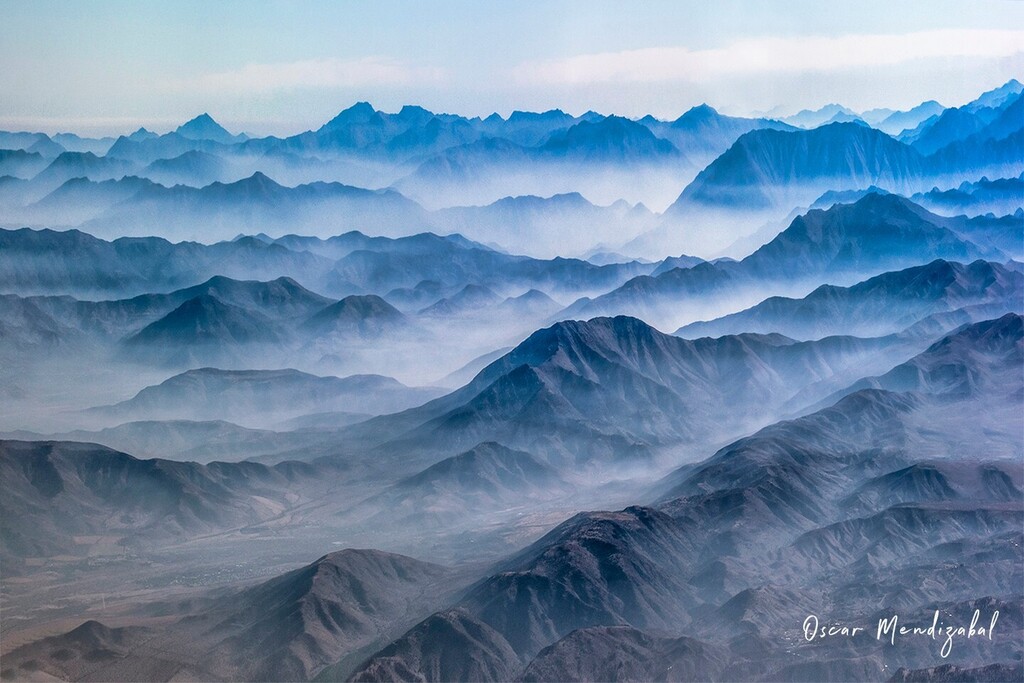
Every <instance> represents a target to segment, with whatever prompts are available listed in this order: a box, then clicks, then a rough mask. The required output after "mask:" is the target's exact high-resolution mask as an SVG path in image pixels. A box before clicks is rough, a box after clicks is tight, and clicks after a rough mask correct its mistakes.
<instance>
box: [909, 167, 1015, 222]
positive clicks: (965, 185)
mask: <svg viewBox="0 0 1024 683" xmlns="http://www.w3.org/2000/svg"><path fill="white" fill-rule="evenodd" d="M911 199H912V200H913V201H914V202H916V203H918V204H920V205H921V206H923V207H925V208H926V209H928V210H930V211H937V212H940V213H945V214H967V215H972V216H975V215H978V214H982V213H995V214H996V215H999V216H1002V215H1006V214H1011V213H1014V212H1015V211H1017V210H1018V209H1020V208H1022V207H1024V174H1022V175H1021V176H1019V177H1017V178H997V179H995V180H989V179H988V178H985V177H982V178H981V179H980V180H978V181H976V182H968V181H966V180H965V181H964V182H962V183H960V185H959V186H957V187H955V188H952V189H948V190H940V189H939V188H937V187H934V188H932V189H931V190H929V191H928V192H919V193H917V194H915V195H914V196H912V197H911Z"/></svg>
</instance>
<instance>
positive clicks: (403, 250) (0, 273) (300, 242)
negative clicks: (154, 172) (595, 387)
mask: <svg viewBox="0 0 1024 683" xmlns="http://www.w3.org/2000/svg"><path fill="white" fill-rule="evenodd" d="M652 269H653V266H651V265H645V264H642V263H638V262H629V263H617V264H610V265H604V266H598V265H595V264H592V263H589V262H587V261H583V260H579V259H565V258H556V259H551V260H539V259H533V258H528V257H525V256H512V255H508V254H504V253H501V252H498V251H494V250H493V249H490V248H488V247H485V246H483V245H481V244H478V243H476V242H471V241H469V240H467V239H465V238H463V237H460V236H458V235H450V236H446V237H439V236H437V235H433V234H428V233H425V234H420V235H414V236H411V237H405V238H399V239H390V238H386V237H368V236H366V235H364V234H362V233H359V232H350V233H345V234H342V235H338V236H336V237H332V238H330V239H327V240H321V239H319V238H312V237H299V236H297V235H288V236H286V237H282V238H279V239H277V240H271V239H269V238H266V239H257V238H254V237H241V238H239V239H236V240H233V241H230V242H217V243H215V244H211V245H203V244H197V243H195V242H179V243H177V244H172V243H171V242H168V241H166V240H164V239H160V238H155V237H143V238H120V239H116V240H114V241H112V242H107V241H104V240H100V239H97V238H95V237H92V236H91V235H88V234H85V233H82V232H79V231H76V230H69V231H66V232H56V231H52V230H38V231H36V230H28V229H22V230H0V291H3V292H5V293H17V294H21V295H37V294H70V295H72V296H76V297H78V298H88V299H95V298H109V297H111V296H115V297H119V296H135V295H140V294H145V293H153V292H168V291H172V290H175V289H179V288H182V287H189V286H192V285H194V284H195V283H197V282H203V281H204V280H208V279H210V278H211V277H218V276H223V277H230V278H235V279H241V280H253V279H255V280H274V279H276V278H280V277H289V278H291V279H293V280H295V281H296V282H299V283H301V284H302V285H303V286H304V287H308V288H312V289H315V290H317V291H320V292H325V293H331V294H333V295H336V296H339V297H341V296H347V295H349V294H366V293H377V294H378V295H379V296H383V295H385V294H387V293H388V292H391V291H392V290H395V289H396V288H410V289H411V288H414V287H416V286H417V285H419V284H421V283H423V282H437V283H439V284H441V285H443V287H444V288H445V289H450V290H451V293H454V292H455V291H457V290H458V289H459V288H461V287H465V286H466V285H467V284H475V285H481V286H488V287H491V288H493V289H495V290H506V289H507V290H510V291H511V292H516V293H521V292H523V291H526V290H528V289H531V288H537V289H541V290H543V291H545V292H548V293H551V294H555V293H558V292H564V293H567V295H568V296H569V297H571V296H579V295H580V294H591V293H593V292H596V291H607V290H608V289H611V288H614V287H616V286H618V285H619V284H622V283H623V282H625V281H626V280H627V279H629V278H630V277H632V276H634V275H637V274H639V273H644V272H649V271H650V270H652ZM441 296H442V295H438V296H437V297H436V298H434V299H431V300H430V301H428V302H424V304H423V305H426V304H427V303H433V302H434V301H437V300H438V299H440V298H441ZM422 307H423V306H422V305H421V306H420V308H422Z"/></svg>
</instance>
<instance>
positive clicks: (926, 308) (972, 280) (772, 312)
mask: <svg viewBox="0 0 1024 683" xmlns="http://www.w3.org/2000/svg"><path fill="white" fill-rule="evenodd" d="M1022 302H1024V275H1022V274H1021V273H1020V272H1018V271H1015V270H1008V269H1007V268H1005V267H1003V266H1001V265H1000V264H998V263H990V262H988V261H975V262H974V263H971V264H969V265H964V264H960V263H956V262H949V261H943V260H937V261H933V262H932V263H929V264H928V265H925V266H916V267H914V268H907V269H906V270H900V271H896V272H890V273H884V274H882V275H878V276H876V277H873V278H871V279H869V280H865V281H864V282H861V283H859V284H856V285H853V286H852V287H835V286H832V285H822V286H821V287H819V288H818V289H816V290H814V291H813V292H811V293H810V294H808V295H807V296H805V297H803V298H802V299H791V298H786V297H771V298H768V299H766V300H764V301H763V302H761V303H759V304H758V305H757V306H754V307H752V308H748V309H746V310H744V311H740V312H739V313H733V314H731V315H727V316H724V317H722V318H718V319H716V320H712V321H710V322H699V323H693V324H691V325H687V326H685V327H683V328H681V329H679V330H677V331H676V334H679V335H682V336H684V337H687V338H694V337H700V336H719V335H723V334H737V333H739V332H758V333H761V334H768V333H772V332H777V333H779V334H784V335H786V336H788V337H794V338H797V339H817V338H820V337H825V336H830V335H836V334H850V335H854V336H860V337H874V336H881V335H886V334H892V333H895V332H899V331H901V330H903V329H905V328H907V327H910V326H911V325H913V324H914V323H916V322H918V321H919V320H922V319H923V318H925V317H928V316H931V315H934V314H936V313H945V312H950V311H954V310H956V309H959V308H963V307H965V306H986V305H992V306H996V307H998V306H1001V307H1003V308H1004V310H1006V311H1010V310H1014V309H1016V308H1021V307H1022V306H1024V304H1022Z"/></svg>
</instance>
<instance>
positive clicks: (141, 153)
mask: <svg viewBox="0 0 1024 683" xmlns="http://www.w3.org/2000/svg"><path fill="white" fill-rule="evenodd" d="M136 133H137V131H136ZM136 133H133V134H132V135H131V136H125V135H122V136H121V137H119V138H118V139H117V140H116V141H115V142H114V144H113V145H111V146H110V149H109V150H108V151H107V154H106V156H107V157H108V158H116V159H122V160H124V161H130V162H132V163H134V164H136V165H138V166H139V167H141V166H145V165H147V164H151V163H153V162H154V161H157V160H159V159H173V158H174V157H177V156H181V155H182V154H185V153H186V152H193V151H200V152H208V153H210V154H218V155H219V154H224V153H227V152H229V151H231V150H233V149H237V151H239V152H241V151H242V150H243V149H244V145H245V144H246V143H235V144H224V143H221V142H215V141H213V140H207V139H203V138H189V137H185V136H183V135H179V134H178V133H166V134H164V135H137V134H136Z"/></svg>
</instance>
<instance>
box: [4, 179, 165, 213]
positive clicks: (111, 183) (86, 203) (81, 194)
mask: <svg viewBox="0 0 1024 683" xmlns="http://www.w3.org/2000/svg"><path fill="white" fill-rule="evenodd" d="M152 184H153V181H151V180H149V179H147V178H140V177H138V176H134V175H128V176H124V177H123V178H119V179H117V180H99V181H96V180H89V179H88V178H72V179H71V180H69V181H67V182H66V183H64V184H63V185H61V186H60V187H58V188H57V189H56V190H54V191H53V192H51V193H49V194H48V195H46V196H45V197H43V198H42V199H40V200H39V201H37V202H34V203H33V204H30V205H29V206H27V207H25V208H24V209H23V210H21V211H17V212H16V214H17V215H19V216H21V217H23V218H24V219H25V220H27V221H30V222H33V223H42V224H46V225H80V224H82V223H84V222H86V221H88V220H91V219H93V218H95V217H96V216H98V215H100V214H101V213H103V212H104V211H106V210H108V209H110V208H111V207H112V206H114V205H115V204H118V203H119V202H123V201H125V200H127V199H130V198H131V197H134V196H135V195H136V194H138V193H139V192H141V191H142V190H144V189H146V188H147V187H149V186H151V185H152Z"/></svg>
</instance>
